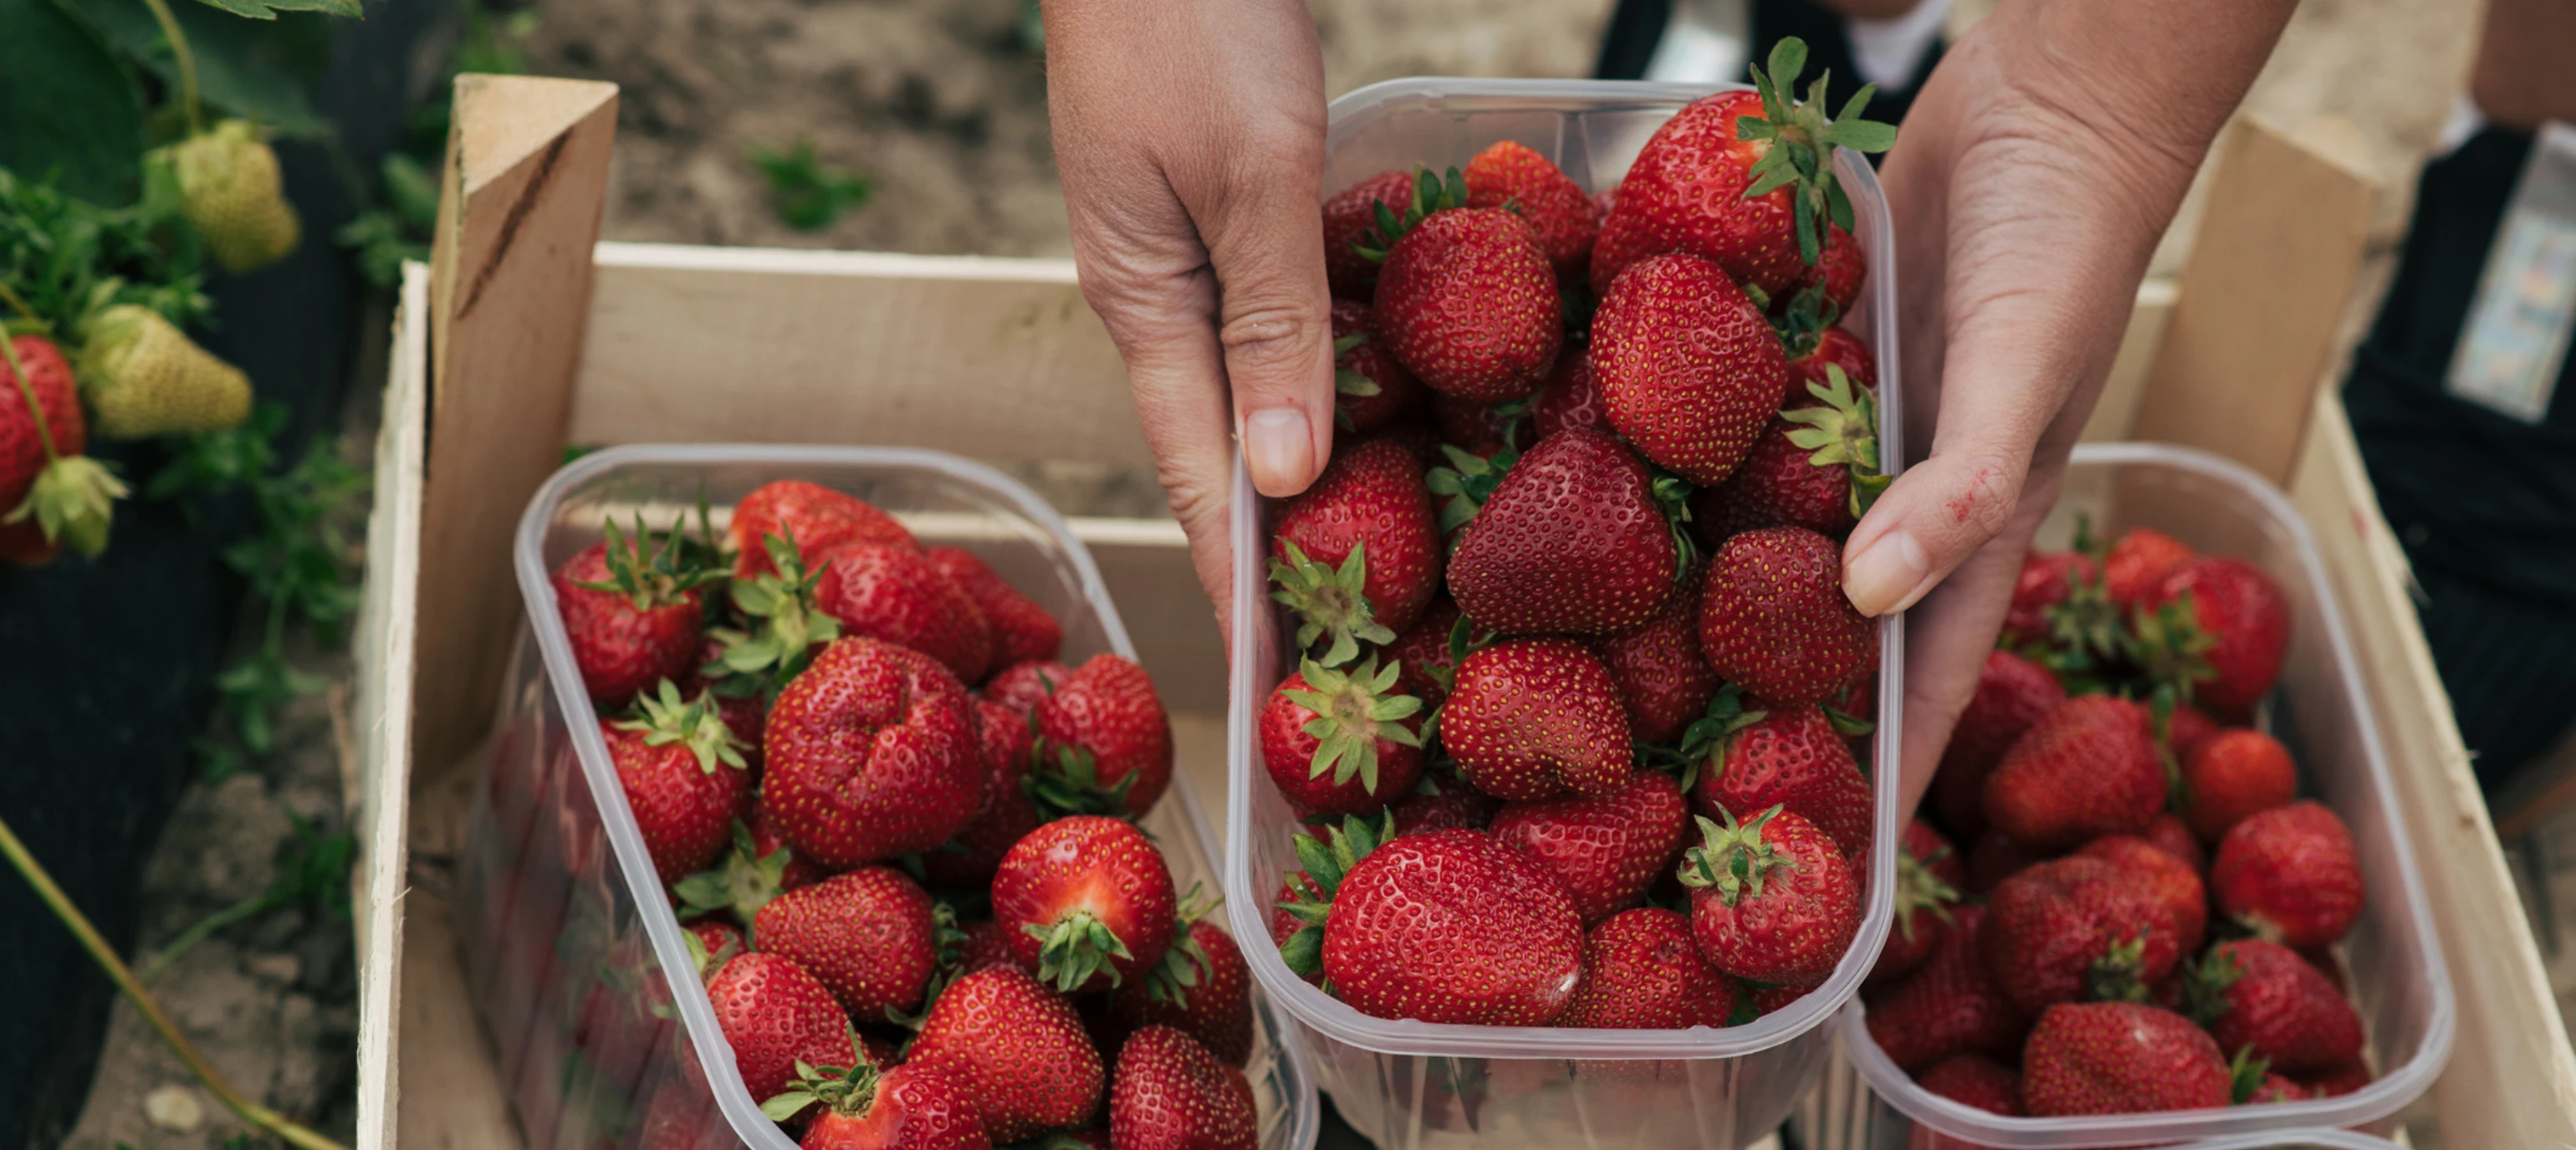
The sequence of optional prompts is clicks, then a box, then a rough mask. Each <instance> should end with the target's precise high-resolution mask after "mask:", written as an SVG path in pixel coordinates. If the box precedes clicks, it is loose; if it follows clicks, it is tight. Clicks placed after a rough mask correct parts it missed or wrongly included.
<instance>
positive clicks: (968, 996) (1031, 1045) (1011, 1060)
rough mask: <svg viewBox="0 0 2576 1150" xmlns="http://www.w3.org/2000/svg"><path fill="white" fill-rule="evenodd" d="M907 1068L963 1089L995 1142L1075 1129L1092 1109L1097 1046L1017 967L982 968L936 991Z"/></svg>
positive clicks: (1096, 1093) (1058, 1000)
mask: <svg viewBox="0 0 2576 1150" xmlns="http://www.w3.org/2000/svg"><path fill="white" fill-rule="evenodd" d="M905 1065H907V1066H922V1067H926V1068H929V1069H932V1070H936V1071H938V1072H940V1073H942V1074H945V1075H947V1076H948V1077H949V1078H950V1079H951V1080H953V1081H955V1082H956V1083H957V1084H958V1085H959V1086H960V1087H961V1088H963V1089H964V1091H965V1093H966V1097H968V1098H969V1099H971V1100H973V1102H974V1104H975V1108H976V1110H977V1112H978V1113H979V1114H981V1115H982V1117H983V1122H984V1130H985V1132H986V1133H987V1134H989V1135H990V1136H991V1137H992V1139H993V1141H995V1142H996V1143H1009V1142H1017V1141H1020V1140H1021V1139H1025V1138H1031V1137H1035V1136H1036V1135H1038V1134H1040V1133H1043V1132H1045V1131H1047V1130H1053V1129H1061V1128H1064V1127H1069V1126H1074V1125H1077V1124H1079V1123H1081V1122H1082V1121H1084V1120H1085V1119H1087V1118H1089V1117H1090V1116H1091V1115H1092V1114H1093V1112H1095V1111H1096V1110H1097V1109H1098V1108H1099V1106H1100V1093H1101V1086H1102V1080H1103V1078H1104V1074H1103V1072H1102V1069H1101V1059H1100V1052H1099V1051H1098V1050H1097V1049H1095V1048H1094V1047H1093V1046H1092V1044H1091V1038H1090V1036H1089V1035H1088V1034H1085V1033H1084V1032H1083V1029H1082V1020H1081V1018H1080V1017H1078V1016H1077V1015H1075V1014H1074V1012H1073V1007H1072V1005H1071V1004H1069V1003H1067V1002H1066V1001H1065V1000H1064V999H1063V997H1062V996H1060V995H1058V994H1056V993H1055V992H1054V991H1051V990H1048V989H1047V988H1046V987H1044V986H1041V985H1039V983H1038V981H1037V980H1036V979H1034V978H1031V977H1029V975H1028V974H1026V973H1025V972H1023V971H1021V970H1019V969H1018V968H1015V967H986V968H985V969H983V970H979V971H976V972H974V973H972V974H969V975H966V976H964V977H962V978H959V979H958V980H957V981H956V982H955V983H953V984H951V985H950V986H949V987H948V989H946V990H944V991H941V992H940V994H939V1000H938V1001H936V1002H934V1003H932V1004H931V1006H930V1014H929V1017H927V1018H925V1019H923V1020H922V1024H921V1035H920V1037H918V1038H916V1039H914V1040H913V1043H912V1049H911V1050H910V1051H909V1052H908V1053H907V1055H906V1058H905Z"/></svg>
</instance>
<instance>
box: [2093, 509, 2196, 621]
mask: <svg viewBox="0 0 2576 1150" xmlns="http://www.w3.org/2000/svg"><path fill="white" fill-rule="evenodd" d="M2076 550H2078V551H2086V552H2089V551H2091V550H2093V549H2092V548H2090V547H2086V546H2084V545H2083V543H2082V541H2079V542H2078V544H2077V547H2076ZM2198 557H2199V552H2196V551H2193V550H2192V549H2191V547H2190V546H2189V545H2188V544H2185V543H2184V542H2183V541H2181V540H2179V539H2176V538H2174V537H2173V536H2171V535H2167V534H2165V533H2164V532H2162V531H2158V530H2155V529H2154V528H2150V527H2132V528H2130V529H2128V530H2126V531H2123V532H2121V533H2120V535H2119V537H2118V538H2116V539H2113V540H2112V541H2111V542H2110V544H2109V546H2108V547H2107V549H2105V550H2103V551H2101V553H2100V554H2099V555H2098V556H2096V558H2097V559H2098V560H2099V562H2100V564H2101V568H2102V593H2103V595H2104V597H2106V598H2108V599H2109V600H2110V601H2111V605H2112V606H2114V607H2117V608H2119V609H2120V610H2122V611H2127V610H2129V609H2131V608H2133V607H2136V606H2137V605H2139V604H2140V603H2143V602H2145V601H2146V600H2147V598H2148V597H2149V596H2151V595H2153V594H2154V593H2155V589H2156V585H2157V584H2159V583H2162V582H2164V578H2165V576H2166V575H2167V574H2169V573H2171V572H2172V571H2173V570H2174V569H2175V568H2178V567H2180V566H2182V565H2183V564H2185V563H2189V562H2191V561H2192V560H2193V559H2195V558H2198Z"/></svg>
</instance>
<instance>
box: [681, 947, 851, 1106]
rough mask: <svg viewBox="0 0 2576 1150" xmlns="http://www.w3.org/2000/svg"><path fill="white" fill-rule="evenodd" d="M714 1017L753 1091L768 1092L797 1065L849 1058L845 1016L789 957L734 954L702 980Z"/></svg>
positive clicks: (777, 1089)
mask: <svg viewBox="0 0 2576 1150" xmlns="http://www.w3.org/2000/svg"><path fill="white" fill-rule="evenodd" d="M707 1000H708V1003H709V1005H712V1006H713V1007H715V1015H716V1025H717V1027H718V1028H719V1029H721V1030H722V1031H723V1032H724V1037H725V1041H726V1043H727V1044H728V1045H730V1046H732V1047H733V1062H734V1068H735V1069H736V1070H737V1071H738V1072H739V1073H740V1074H741V1075H742V1084H743V1087H744V1088H745V1089H747V1090H749V1091H750V1092H751V1096H752V1097H754V1098H761V1099H768V1098H775V1097H777V1096H778V1095H780V1094H784V1093H786V1092H787V1088H788V1087H789V1085H791V1084H792V1083H794V1082H795V1081H796V1066H797V1064H798V1063H800V1062H801V1063H805V1064H807V1065H810V1066H854V1065H857V1064H858V1062H859V1057H858V1055H859V1046H858V1041H857V1038H856V1037H855V1033H856V1032H855V1031H853V1030H852V1029H851V1028H850V1016H849V1015H847V1014H845V1013H842V1011H841V1005H840V1004H839V1003H838V1002H835V1001H833V1000H832V992H831V991H829V990H827V989H825V988H824V986H823V984H822V983H821V982H819V981H816V980H815V978H814V976H813V974H812V973H810V972H808V971H807V970H806V969H805V968H804V967H803V966H801V965H799V964H798V963H797V962H796V960H794V959H791V958H786V957H783V956H780V955H775V954H764V953H761V952H758V951H752V952H748V953H743V954H737V955H734V956H733V957H732V958H730V959H727V960H725V961H724V964H723V965H722V966H721V967H718V968H717V970H716V972H715V974H714V976H713V977H711V978H709V979H708V980H707Z"/></svg>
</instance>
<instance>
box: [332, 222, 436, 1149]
mask: <svg viewBox="0 0 2576 1150" xmlns="http://www.w3.org/2000/svg"><path fill="white" fill-rule="evenodd" d="M392 361H393V362H392V367H391V370H390V371H389V372H388V373H387V375H388V378H387V380H386V383H385V400H384V423H383V425H382V426H381V427H380V428H378V430H377V432H376V482H375V506H374V508H373V510H372V512H371V513H370V514H369V516H368V518H367V582H366V587H365V589H364V591H363V593H362V594H361V596H360V598H359V602H358V626H357V631H356V634H355V645H354V651H353V661H354V662H355V664H356V675H357V679H358V690H357V700H356V715H355V722H354V724H353V725H354V726H355V727H356V737H357V745H358V754H357V760H358V778H357V786H356V787H355V789H354V790H353V792H352V794H353V797H355V798H356V800H357V814H356V817H355V818H354V819H352V820H351V825H353V826H354V827H356V828H357V838H358V858H357V865H356V866H355V868H354V869H353V871H352V874H353V877H354V882H355V886H356V889H355V890H354V891H353V892H352V897H353V899H354V903H355V905H354V908H353V909H354V911H355V914H354V918H355V919H356V925H357V935H358V1126H357V1139H356V1142H357V1150H384V1148H386V1147H390V1146H392V1145H394V1140H395V1123H396V1121H397V1114H398V1113H399V1110H400V1107H401V1103H402V1091H401V1089H400V1085H401V1078H400V1073H401V1070H400V1068H401V1017H402V1016H401V1003H402V953H403V885H404V878H403V874H404V869H405V867H406V865H407V863H408V859H409V851H408V850H407V849H406V836H407V834H408V825H409V819H410V813H411V810H410V803H409V794H410V790H411V770H410V767H411V728H412V657H413V654H414V640H415V637H416V634H417V632H416V630H415V626H416V624H417V622H418V616H417V614H416V608H417V607H418V606H419V592H420V504H421V472H422V465H423V459H422V456H423V452H424V450H425V444H424V442H423V440H424V437H425V435H426V432H427V420H426V415H427V397H428V386H427V381H426V380H425V379H424V378H423V375H424V373H425V371H426V370H427V366H428V363H429V269H428V268H427V267H425V266H423V265H421V264H418V263H406V264H404V265H403V283H402V299H401V305H400V307H399V309H398V310H397V311H396V312H395V313H394V339H393V354H392Z"/></svg>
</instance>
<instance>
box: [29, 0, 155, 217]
mask: <svg viewBox="0 0 2576 1150" xmlns="http://www.w3.org/2000/svg"><path fill="white" fill-rule="evenodd" d="M142 153H143V93H142V90H141V89H140V88H139V87H138V86H137V85H136V84H135V82H134V77H133V75H132V74H131V73H130V72H129V71H127V69H126V68H125V65H124V62H123V61H122V60H120V59H118V58H117V55H116V52H115V50H114V49H112V48H111V47H109V46H108V43H107V41H106V40H105V39H104V38H103V37H101V36H100V35H99V33H98V29H97V28H96V27H94V26H93V25H91V24H90V23H89V21H88V20H86V19H84V18H83V17H82V15H81V14H80V12H79V11H78V10H77V9H75V8H73V7H71V6H70V5H68V4H67V3H65V2H64V0H0V168H6V169H8V170H11V171H15V172H19V173H22V174H25V175H29V176H34V177H38V178H50V179H52V180H54V181H55V182H56V183H57V184H58V185H59V186H60V187H61V188H62V189H63V190H64V191H66V192H68V193H70V194H72V195H75V196H79V197H81V198H83V199H88V200H95V201H97V202H100V203H109V204H122V203H126V202H129V201H131V200H132V199H133V198H134V196H135V192H136V190H137V188H138V187H139V184H140V181H139V177H138V171H139V168H138V165H137V164H136V163H135V157H137V156H139V155H141V154H142Z"/></svg>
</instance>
